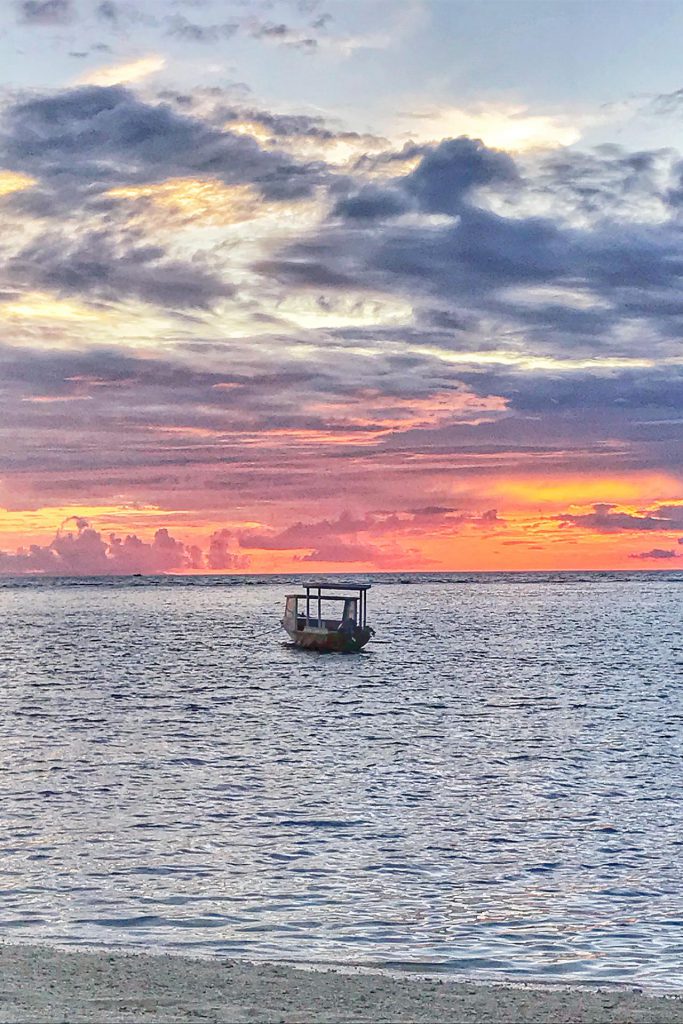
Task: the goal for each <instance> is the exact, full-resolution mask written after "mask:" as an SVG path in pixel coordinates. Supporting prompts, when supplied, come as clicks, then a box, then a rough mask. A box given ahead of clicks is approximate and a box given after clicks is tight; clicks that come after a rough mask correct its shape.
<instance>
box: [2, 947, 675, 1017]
mask: <svg viewBox="0 0 683 1024" xmlns="http://www.w3.org/2000/svg"><path fill="white" fill-rule="evenodd" d="M0 965H1V971H2V983H1V988H0V992H1V995H0V1021H5V1022H20V1021H31V1022H36V1021H41V1022H46V1024H47V1022H52V1021H60V1022H69V1024H86V1022H87V1024H100V1022H102V1024H109V1022H114V1021H115V1022H117V1024H138V1022H145V1021H146V1022H155V1024H157V1022H158V1024H166V1022H168V1024H171V1022H173V1024H195V1022H197V1024H199V1022H202V1024H211V1022H230V1021H306V1022H311V1024H317V1022H320V1024H322V1022H350V1021H368V1022H370V1021H373V1022H375V1021H376V1022H382V1021H384V1022H392V1021H415V1022H425V1024H426V1022H438V1021H457V1022H472V1024H475V1022H477V1024H481V1022H486V1021H491V1022H496V1024H498V1022H506V1024H512V1022H520V1024H521V1022H538V1024H540V1022H546V1021H547V1022H551V1021H552V1022H563V1021H566V1022H570V1021H571V1022H575V1021H586V1022H593V1024H602V1022H612V1021H614V1022H616V1021H619V1022H621V1024H624V1022H630V1021H634V1022H636V1021H637V1022H648V1024H655V1022H660V1021H661V1022H672V1021H683V997H674V996H647V995H645V994H643V993H642V992H639V991H634V990H607V989H600V990H593V991H584V990H580V989H571V988H565V987H557V988H556V987H548V988H531V987H509V986H505V985H473V984H467V983H460V982H449V981H435V980H426V979H423V978H416V977H412V976H407V977H401V978H399V977H393V976H386V975H383V974H379V973H377V974H376V973H356V974H353V973H345V972H340V971H334V970H325V971H321V970H306V969H301V968H295V967H291V966H285V965H277V964H261V965H255V964H249V963H245V962H240V961H235V960H215V961H211V960H195V959H191V958H189V957H182V956H169V955H158V956H153V955H147V954H126V953H113V952H65V951H60V950H55V949H50V948H47V947H41V946H28V945H10V944H2V945H0Z"/></svg>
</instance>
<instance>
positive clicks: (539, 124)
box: [401, 106, 583, 153]
mask: <svg viewBox="0 0 683 1024" xmlns="http://www.w3.org/2000/svg"><path fill="white" fill-rule="evenodd" d="M401 121H403V122H405V121H410V127H409V128H408V129H407V131H406V130H404V131H403V132H401V135H403V136H405V135H407V136H409V138H411V139H413V140H415V141H418V142H435V141H437V140H439V139H443V138H453V137H456V136H469V137H470V138H473V139H481V140H482V142H483V143H484V144H485V145H486V146H492V147H494V148H497V149H504V150H507V151H508V152H512V153H514V152H523V151H525V150H533V149H546V148H553V147H555V146H571V145H573V144H574V143H576V142H578V140H579V139H580V137H581V132H582V127H583V124H582V123H577V122H576V121H571V120H569V119H568V118H566V117H564V116H558V115H551V114H534V113H532V112H531V111H530V110H529V108H528V107H524V106H502V107H492V106H480V107H477V108H475V109H473V110H465V109H463V108H461V107H442V108H441V109H437V110H428V111H417V112H413V113H406V114H402V115H401Z"/></svg>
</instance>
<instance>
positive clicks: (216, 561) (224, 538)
mask: <svg viewBox="0 0 683 1024" xmlns="http://www.w3.org/2000/svg"><path fill="white" fill-rule="evenodd" d="M231 540H232V534H231V533H230V531H229V530H217V531H216V532H215V533H213V534H212V535H211V539H210V541H209V548H208V551H207V553H206V567H207V569H208V570H209V571H210V572H219V571H223V570H225V569H244V568H246V567H247V566H248V564H249V558H248V556H246V555H237V554H235V553H234V552H233V551H231V550H230V547H229V545H230V542H231Z"/></svg>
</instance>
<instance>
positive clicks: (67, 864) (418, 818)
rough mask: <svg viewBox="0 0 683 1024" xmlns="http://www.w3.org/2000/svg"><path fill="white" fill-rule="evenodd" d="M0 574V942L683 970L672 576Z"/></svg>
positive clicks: (574, 973) (680, 696) (531, 972)
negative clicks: (352, 651) (320, 590)
mask: <svg viewBox="0 0 683 1024" xmlns="http://www.w3.org/2000/svg"><path fill="white" fill-rule="evenodd" d="M410 580H411V581H412V582H409V583H400V582H399V581H398V578H397V577H391V576H377V577H375V578H374V586H373V589H372V591H371V593H370V603H369V610H370V613H371V614H370V619H371V621H372V623H373V624H374V626H375V627H376V629H377V639H378V640H380V639H381V640H382V641H385V642H384V643H382V644H381V645H380V644H376V645H373V646H372V647H371V648H368V649H367V651H366V652H364V653H362V654H357V655H317V654H312V653H307V652H302V651H298V650H297V649H295V648H293V647H291V646H289V645H288V644H287V643H286V642H285V641H286V639H287V638H286V636H285V634H284V633H281V632H278V631H277V629H276V628H275V627H276V624H277V621H278V618H279V616H280V614H281V611H282V605H283V603H284V600H283V598H284V594H285V592H286V591H287V589H288V585H287V581H286V580H284V579H277V580H274V579H273V578H270V579H266V580H264V579H263V578H261V579H257V578H251V579H250V580H246V581H240V580H235V579H225V578H223V579H220V578H219V579H216V578H203V579H200V580H195V581H191V582H190V583H189V584H188V582H187V581H184V582H183V581H182V580H173V579H170V580H168V579H167V580H158V581H149V580H139V579H130V580H109V581H106V580H89V581H68V580H61V581H11V580H4V581H0V625H1V630H2V632H1V636H2V643H1V644H0V679H1V685H0V744H1V751H2V756H1V767H2V772H1V774H0V890H1V900H0V938H3V939H5V940H8V941H40V942H55V943H59V944H65V943H78V944H84V945H99V944H108V945H125V946H127V947H137V948H147V949H154V950H158V949H167V950H175V951H183V952H188V953H193V954H200V955H201V954H210V955H226V956H238V957H244V958H247V959H254V960H257V959H270V960H278V959H294V960H296V959H304V960H308V961H334V962H344V963H349V962H350V963H362V964H377V963H382V964H385V965H393V966H401V967H409V966H415V967H418V966H419V967H421V968H422V969H426V968H429V969H439V970H443V971H448V972H451V973H454V974H458V975H463V974H465V975H470V976H473V977H478V978H481V979H482V980H483V979H485V978H488V977H494V976H495V977H500V976H505V977H508V978H513V979H514V978H516V979H520V980H524V979H531V978H534V979H538V978H545V979H548V980H551V979H554V980H572V981H581V982H596V981H610V982H629V983H640V984H644V985H646V986H657V987H660V988H664V989H671V990H674V989H683V971H681V965H682V964H683V632H682V627H681V611H682V606H681V599H682V597H683V574H678V573H672V572H664V573H659V574H654V573H652V574H648V573H633V574H575V575H572V574H567V575H554V576H553V575H544V574H528V575H522V574H517V575H493V576H458V575H454V576H440V577H435V576H428V575H427V576H413V577H410Z"/></svg>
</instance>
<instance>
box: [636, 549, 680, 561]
mask: <svg viewBox="0 0 683 1024" xmlns="http://www.w3.org/2000/svg"><path fill="white" fill-rule="evenodd" d="M628 557H629V558H639V559H642V560H643V561H646V562H649V561H667V560H670V559H672V558H680V555H679V554H678V553H677V552H676V551H669V550H665V549H664V548H652V550H651V551H639V552H637V553H636V554H633V555H629V556H628Z"/></svg>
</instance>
